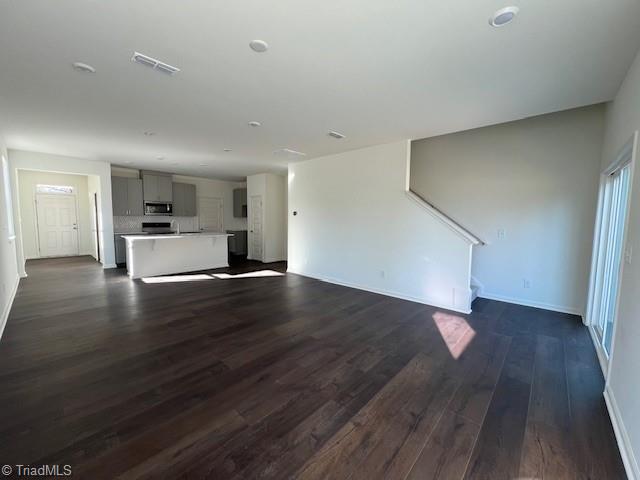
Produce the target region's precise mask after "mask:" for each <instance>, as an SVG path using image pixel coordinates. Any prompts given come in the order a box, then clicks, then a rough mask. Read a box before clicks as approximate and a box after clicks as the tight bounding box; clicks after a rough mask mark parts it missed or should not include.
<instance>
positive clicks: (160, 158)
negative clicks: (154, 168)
mask: <svg viewBox="0 0 640 480" xmlns="http://www.w3.org/2000/svg"><path fill="white" fill-rule="evenodd" d="M156 160H164V157H156Z"/></svg>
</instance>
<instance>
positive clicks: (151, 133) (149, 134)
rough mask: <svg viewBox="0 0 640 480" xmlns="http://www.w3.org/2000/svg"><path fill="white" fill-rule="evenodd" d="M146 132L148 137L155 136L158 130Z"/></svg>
mask: <svg viewBox="0 0 640 480" xmlns="http://www.w3.org/2000/svg"><path fill="white" fill-rule="evenodd" d="M144 134H145V135H146V136H147V137H153V136H154V135H155V134H156V132H144Z"/></svg>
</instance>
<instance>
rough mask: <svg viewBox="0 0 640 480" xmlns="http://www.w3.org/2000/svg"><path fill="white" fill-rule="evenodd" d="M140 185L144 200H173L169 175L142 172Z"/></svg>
mask: <svg viewBox="0 0 640 480" xmlns="http://www.w3.org/2000/svg"><path fill="white" fill-rule="evenodd" d="M142 186H143V191H144V201H145V202H172V201H173V185H172V181H171V175H163V174H161V173H147V172H143V173H142Z"/></svg>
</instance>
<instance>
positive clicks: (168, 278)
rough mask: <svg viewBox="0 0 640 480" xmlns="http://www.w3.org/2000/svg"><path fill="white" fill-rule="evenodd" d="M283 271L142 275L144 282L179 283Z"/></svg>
mask: <svg viewBox="0 0 640 480" xmlns="http://www.w3.org/2000/svg"><path fill="white" fill-rule="evenodd" d="M282 276H284V273H282V272H276V271H275V270H257V271H255V272H245V273H236V274H230V273H194V274H187V275H164V276H159V277H144V278H142V281H143V282H144V283H151V284H153V283H181V282H201V281H202V280H215V279H218V280H227V279H230V278H264V277H282Z"/></svg>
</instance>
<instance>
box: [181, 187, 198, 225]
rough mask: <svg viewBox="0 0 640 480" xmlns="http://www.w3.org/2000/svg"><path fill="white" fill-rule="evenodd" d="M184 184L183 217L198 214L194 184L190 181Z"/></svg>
mask: <svg viewBox="0 0 640 480" xmlns="http://www.w3.org/2000/svg"><path fill="white" fill-rule="evenodd" d="M183 185H184V215H185V217H195V216H196V215H198V208H197V207H196V186H195V185H192V184H190V183H185V184H183Z"/></svg>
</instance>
